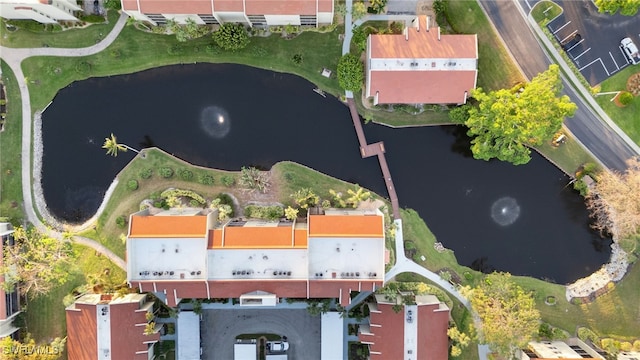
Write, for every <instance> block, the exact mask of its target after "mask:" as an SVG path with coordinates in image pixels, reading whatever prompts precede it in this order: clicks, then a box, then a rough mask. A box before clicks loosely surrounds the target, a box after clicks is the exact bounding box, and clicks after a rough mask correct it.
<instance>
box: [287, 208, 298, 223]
mask: <svg viewBox="0 0 640 360" xmlns="http://www.w3.org/2000/svg"><path fill="white" fill-rule="evenodd" d="M284 217H285V218H287V220H291V221H293V220H295V219H297V218H298V209H296V208H292V207H291V206H288V207H287V208H286V209H284Z"/></svg>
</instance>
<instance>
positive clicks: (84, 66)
mask: <svg viewBox="0 0 640 360" xmlns="http://www.w3.org/2000/svg"><path fill="white" fill-rule="evenodd" d="M76 71H77V72H78V74H82V75H87V74H89V73H90V72H91V64H90V63H88V62H86V61H80V62H78V63H77V64H76Z"/></svg>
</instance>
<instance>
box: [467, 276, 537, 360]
mask: <svg viewBox="0 0 640 360" xmlns="http://www.w3.org/2000/svg"><path fill="white" fill-rule="evenodd" d="M469 295H470V299H469V300H470V302H471V306H472V307H473V309H474V310H475V312H476V313H477V314H478V316H479V317H480V320H482V325H481V327H480V329H479V336H480V341H482V342H485V343H487V344H488V345H489V347H490V348H491V350H493V351H495V352H496V353H498V354H499V355H500V356H501V357H504V358H512V357H513V356H515V353H516V351H517V350H518V349H521V348H524V347H525V346H526V345H527V343H528V342H529V341H531V340H532V339H533V338H534V336H535V335H536V334H537V333H538V325H539V323H540V313H539V312H538V310H537V309H536V304H535V301H534V299H533V296H532V295H531V293H529V292H526V291H525V290H524V289H522V288H521V287H520V286H518V285H517V284H516V283H515V282H514V281H513V280H512V279H511V274H509V273H496V272H494V273H492V274H489V275H487V277H486V278H485V279H484V281H483V282H482V283H481V284H480V285H479V286H478V287H476V288H475V289H473V290H471V291H470V294H469Z"/></svg>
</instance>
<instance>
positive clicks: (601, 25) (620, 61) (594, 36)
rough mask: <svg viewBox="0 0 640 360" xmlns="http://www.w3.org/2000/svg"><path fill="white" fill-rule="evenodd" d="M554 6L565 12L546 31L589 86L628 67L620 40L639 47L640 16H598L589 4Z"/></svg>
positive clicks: (587, 2)
mask: <svg viewBox="0 0 640 360" xmlns="http://www.w3.org/2000/svg"><path fill="white" fill-rule="evenodd" d="M557 3H558V5H560V6H561V7H562V8H563V10H564V12H563V13H562V14H560V15H559V16H558V17H556V18H555V19H553V20H552V21H551V22H550V23H549V24H548V25H547V28H548V29H549V31H550V32H551V33H552V34H553V35H554V37H555V38H556V40H557V41H558V42H559V43H560V44H561V45H563V47H564V48H565V51H566V53H567V55H568V56H569V58H570V59H571V60H572V61H573V62H574V63H575V65H576V67H577V68H578V70H580V72H581V73H582V75H583V76H584V77H585V78H586V79H587V81H588V82H589V84H591V85H592V86H593V85H597V84H599V83H601V82H602V81H604V80H606V79H607V78H609V77H610V76H611V75H613V74H615V73H617V72H618V71H620V70H622V69H623V68H625V67H627V66H631V64H630V62H629V59H627V57H626V56H625V55H624V53H623V52H622V49H621V48H620V41H621V40H622V39H623V38H625V37H630V38H631V39H632V40H633V41H634V42H635V44H636V45H640V17H638V16H632V17H629V16H622V15H619V14H617V15H614V16H611V15H605V14H600V13H598V10H597V8H596V7H595V5H594V4H593V3H592V2H591V1H557ZM636 66H638V65H636Z"/></svg>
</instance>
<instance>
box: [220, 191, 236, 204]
mask: <svg viewBox="0 0 640 360" xmlns="http://www.w3.org/2000/svg"><path fill="white" fill-rule="evenodd" d="M216 199H218V200H220V204H221V205H229V206H233V199H232V198H231V196H230V195H229V194H225V193H220V194H218V196H216Z"/></svg>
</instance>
